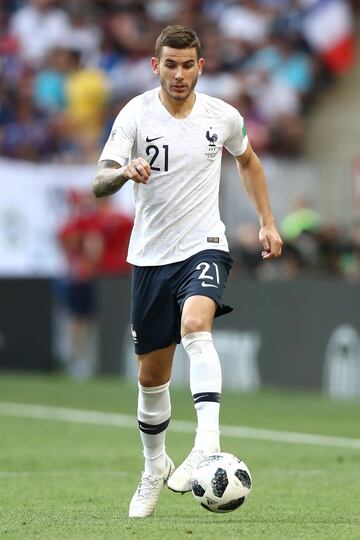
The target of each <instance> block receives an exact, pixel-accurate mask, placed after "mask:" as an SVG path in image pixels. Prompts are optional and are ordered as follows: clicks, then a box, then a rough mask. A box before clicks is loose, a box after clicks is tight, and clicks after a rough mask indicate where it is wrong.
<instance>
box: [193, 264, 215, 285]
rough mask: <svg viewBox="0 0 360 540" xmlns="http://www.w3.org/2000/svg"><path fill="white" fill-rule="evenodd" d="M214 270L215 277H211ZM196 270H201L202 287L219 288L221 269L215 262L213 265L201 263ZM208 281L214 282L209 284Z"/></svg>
mask: <svg viewBox="0 0 360 540" xmlns="http://www.w3.org/2000/svg"><path fill="white" fill-rule="evenodd" d="M213 269H215V277H214V276H212V275H211V273H213ZM196 270H201V272H200V275H199V277H198V279H199V280H202V281H201V286H202V287H216V288H217V287H219V284H220V276H219V267H218V265H217V264H216V263H215V262H213V263H211V264H209V263H207V262H201V263H199V264H198V265H197V267H196ZM210 272H211V273H210ZM207 280H210V281H212V283H209V281H207ZM214 280H215V281H216V283H217V285H215V283H214Z"/></svg>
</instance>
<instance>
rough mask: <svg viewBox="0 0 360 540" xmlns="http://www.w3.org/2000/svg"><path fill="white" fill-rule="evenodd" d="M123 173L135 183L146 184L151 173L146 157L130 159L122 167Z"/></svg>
mask: <svg viewBox="0 0 360 540" xmlns="http://www.w3.org/2000/svg"><path fill="white" fill-rule="evenodd" d="M124 173H125V174H126V175H127V177H128V178H129V179H131V180H134V182H136V183H137V184H146V183H147V182H148V180H149V178H150V175H151V168H150V165H149V163H148V162H147V161H146V159H144V158H142V157H138V158H135V159H132V160H131V161H130V162H129V163H128V164H127V165H126V167H125V168H124Z"/></svg>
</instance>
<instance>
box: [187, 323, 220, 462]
mask: <svg viewBox="0 0 360 540" xmlns="http://www.w3.org/2000/svg"><path fill="white" fill-rule="evenodd" d="M182 343H183V346H184V348H185V350H186V352H187V354H188V355H189V359H190V389H191V393H192V396H193V400H194V405H195V409H196V413H197V421H198V425H197V430H196V437H195V444H194V448H197V449H199V450H204V451H205V452H210V453H213V452H219V451H220V429H219V414H220V398H221V365H220V360H219V356H218V354H217V352H216V349H215V347H214V343H213V339H212V335H211V332H193V333H192V334H188V335H187V336H184V337H183V338H182Z"/></svg>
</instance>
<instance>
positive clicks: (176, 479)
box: [167, 448, 208, 493]
mask: <svg viewBox="0 0 360 540" xmlns="http://www.w3.org/2000/svg"><path fill="white" fill-rule="evenodd" d="M207 456H208V454H207V453H205V452H204V451H203V450H197V449H196V448H193V449H192V450H191V452H190V454H189V455H188V457H187V458H186V459H185V461H183V463H182V464H181V465H179V467H178V468H177V469H176V471H175V472H174V473H173V474H172V475H171V476H170V478H169V480H168V481H167V486H168V488H169V489H171V491H175V492H176V493H187V492H188V491H191V481H192V477H193V474H194V471H195V469H196V467H197V466H198V465H199V463H200V461H202V460H203V459H205V458H206V457H207Z"/></svg>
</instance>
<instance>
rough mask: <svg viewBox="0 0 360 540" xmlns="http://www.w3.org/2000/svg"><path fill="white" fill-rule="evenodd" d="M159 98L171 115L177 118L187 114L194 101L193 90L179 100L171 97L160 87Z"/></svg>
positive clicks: (191, 108)
mask: <svg viewBox="0 0 360 540" xmlns="http://www.w3.org/2000/svg"><path fill="white" fill-rule="evenodd" d="M159 98H160V101H161V103H162V104H163V105H164V107H165V109H166V110H167V111H168V112H169V113H170V114H171V116H173V117H174V118H178V119H182V118H186V117H187V116H189V114H190V113H191V111H192V110H193V107H194V105H195V101H196V95H195V92H192V93H191V94H190V95H189V96H188V97H187V98H186V99H184V100H182V101H179V100H175V99H172V98H171V97H170V96H169V95H168V94H166V92H164V91H163V89H162V88H161V89H160V93H159Z"/></svg>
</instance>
